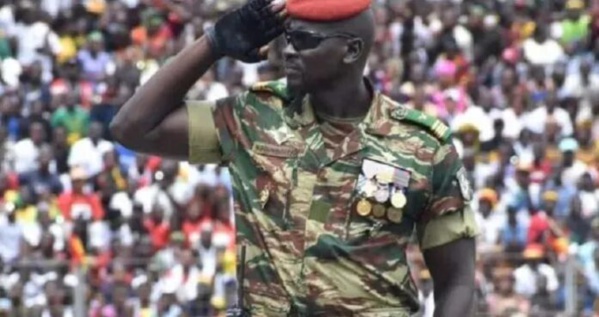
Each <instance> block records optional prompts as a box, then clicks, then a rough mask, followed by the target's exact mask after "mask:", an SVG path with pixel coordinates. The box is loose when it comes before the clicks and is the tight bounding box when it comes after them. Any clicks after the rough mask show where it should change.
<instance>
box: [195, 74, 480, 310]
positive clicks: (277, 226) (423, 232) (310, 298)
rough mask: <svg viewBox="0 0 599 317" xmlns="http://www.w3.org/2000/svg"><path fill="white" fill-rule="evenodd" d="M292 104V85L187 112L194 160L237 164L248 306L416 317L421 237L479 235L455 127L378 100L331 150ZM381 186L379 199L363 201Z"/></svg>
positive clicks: (430, 243) (431, 242)
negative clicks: (413, 265)
mask: <svg viewBox="0 0 599 317" xmlns="http://www.w3.org/2000/svg"><path fill="white" fill-rule="evenodd" d="M286 103H287V93H286V87H285V85H284V84H282V83H279V82H270V83H264V84H258V85H256V86H254V87H253V88H252V89H250V91H248V92H245V93H242V94H240V95H239V96H234V97H230V98H226V99H223V100H220V101H218V102H217V103H216V104H209V103H205V102H189V103H188V107H187V110H188V114H189V120H190V135H189V140H190V158H191V160H192V161H193V162H194V163H199V162H202V163H206V162H214V161H219V160H224V161H227V162H228V163H229V167H230V170H231V177H232V181H233V186H234V198H235V213H236V225H237V231H238V232H237V239H238V240H237V241H238V245H243V246H245V247H246V252H247V253H246V258H245V263H244V270H245V280H244V281H243V287H244V288H246V289H245V292H244V294H245V299H244V300H245V301H244V302H245V304H246V305H247V306H248V308H249V309H250V310H251V311H252V316H269V317H271V316H287V314H288V313H289V311H290V309H291V305H292V304H293V305H294V306H295V307H297V309H298V310H299V311H300V312H302V311H303V312H309V313H310V314H311V315H314V316H320V315H319V314H322V315H323V316H373V317H374V316H377V317H385V316H409V315H410V314H411V313H414V312H415V311H417V310H418V307H419V304H418V296H417V294H418V293H417V289H416V286H415V285H414V283H413V282H412V280H411V278H410V273H409V267H408V263H407V260H406V254H405V249H406V246H407V244H408V242H409V240H410V237H411V236H412V233H413V232H414V230H415V231H416V234H417V237H418V241H419V243H420V246H421V248H422V249H427V248H431V247H435V246H439V245H443V244H446V243H449V242H452V241H455V240H458V239H461V238H463V237H474V236H475V235H476V231H477V229H476V225H475V221H474V216H473V213H472V210H471V209H470V207H469V203H468V201H469V199H470V196H471V189H470V188H469V184H468V183H467V182H466V180H465V173H464V172H463V167H462V164H461V162H460V160H459V157H458V154H457V152H456V149H455V147H454V146H453V145H452V142H451V138H450V136H449V133H448V128H447V127H446V126H445V125H443V124H442V123H441V122H440V121H438V120H436V119H435V118H433V117H430V116H427V115H425V114H423V113H420V112H417V111H415V110H410V109H408V108H406V107H404V106H402V105H399V104H397V103H395V102H394V101H392V100H390V99H389V98H387V97H386V96H383V95H381V94H378V93H376V94H375V97H374V100H373V103H372V106H371V109H370V111H369V113H368V114H367V115H366V117H365V118H364V119H363V121H362V122H361V123H359V124H357V129H354V130H353V131H352V132H349V133H348V134H347V135H346V136H345V137H344V138H343V139H341V140H339V144H338V146H337V148H336V149H335V150H333V151H331V150H330V149H329V150H328V149H327V148H330V146H327V145H326V144H325V142H324V138H323V136H322V129H321V128H320V125H319V124H318V122H317V121H316V120H315V116H314V111H313V109H312V106H311V105H310V103H309V101H308V99H305V102H304V103H303V107H302V111H301V112H300V114H297V113H293V112H292V111H290V109H291V108H290V107H285V106H286ZM211 113H212V115H210V114H211ZM214 129H216V131H217V133H214V132H212V134H211V133H210V131H211V130H212V131H214ZM211 135H212V136H213V137H210V136H211ZM373 174H377V176H376V178H377V180H376V181H374V180H373V176H372V175H373ZM385 175H387V176H385ZM389 175H391V176H389ZM379 177H380V184H379V185H377V194H376V197H372V195H371V194H372V192H370V193H369V194H366V193H364V192H365V187H366V186H365V184H366V183H369V182H370V183H372V182H374V183H375V184H376V183H377V182H379V180H378V178H379ZM382 184H387V185H386V186H385V185H382ZM392 188H395V190H393V189H392ZM385 190H389V192H387V194H385V193H384V191H385ZM379 191H380V192H381V193H382V194H380V195H379V194H378V192H379ZM400 191H401V192H402V193H403V194H400V195H403V196H404V197H403V198H405V201H403V202H402V201H401V199H399V200H394V201H395V202H400V203H403V204H398V205H401V208H395V207H393V205H392V203H391V202H390V200H391V199H390V198H391V197H394V195H395V193H399V192H400ZM377 199H378V200H380V202H379V201H377ZM358 204H360V206H361V208H360V211H361V212H360V213H359V212H358V207H357V206H358ZM368 204H370V207H372V208H371V209H370V210H369V211H368V212H365V211H367V210H368V208H365V207H364V206H367V205H368Z"/></svg>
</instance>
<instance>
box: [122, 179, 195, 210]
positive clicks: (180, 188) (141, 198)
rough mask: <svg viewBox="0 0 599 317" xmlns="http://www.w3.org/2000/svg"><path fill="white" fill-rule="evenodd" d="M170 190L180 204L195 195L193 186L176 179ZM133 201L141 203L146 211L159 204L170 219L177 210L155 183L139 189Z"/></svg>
mask: <svg viewBox="0 0 599 317" xmlns="http://www.w3.org/2000/svg"><path fill="white" fill-rule="evenodd" d="M167 190H168V192H169V193H170V194H171V195H172V197H173V198H174V200H175V201H176V202H177V203H179V204H184V203H187V202H188V201H189V199H190V198H191V196H192V195H193V192H192V188H190V186H189V185H188V184H187V183H184V182H181V181H176V182H175V183H174V184H173V185H171V186H170V187H169V188H168V189H167ZM133 201H134V202H137V203H140V204H141V205H142V206H143V210H144V212H145V213H150V212H151V211H152V207H153V206H154V204H159V205H160V206H161V207H162V209H163V211H164V216H165V217H166V218H167V219H168V218H169V217H170V216H171V215H172V213H173V212H175V209H174V206H173V204H172V203H171V201H170V199H169V198H168V196H167V195H166V193H165V192H164V191H163V190H161V189H160V187H159V186H158V184H153V185H151V186H148V187H143V188H140V189H138V190H137V191H136V192H135V194H134V195H133Z"/></svg>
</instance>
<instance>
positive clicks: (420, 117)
mask: <svg viewBox="0 0 599 317" xmlns="http://www.w3.org/2000/svg"><path fill="white" fill-rule="evenodd" d="M390 115H391V117H392V118H394V119H395V120H398V121H407V122H410V123H413V124H417V125H419V126H421V127H423V128H425V129H427V130H428V131H429V132H430V133H431V134H432V135H434V136H435V137H436V138H437V139H439V140H441V141H443V142H446V141H447V140H448V139H449V137H450V136H451V131H450V130H449V127H448V126H447V125H445V123H443V122H442V121H441V120H439V119H437V118H435V117H433V116H430V115H428V114H426V113H424V112H421V111H418V110H414V109H410V108H407V107H405V106H399V107H397V108H395V109H392V110H391V113H390Z"/></svg>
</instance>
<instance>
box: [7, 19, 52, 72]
mask: <svg viewBox="0 0 599 317" xmlns="http://www.w3.org/2000/svg"><path fill="white" fill-rule="evenodd" d="M15 37H16V38H17V39H18V41H17V42H18V43H17V59H18V60H19V62H20V63H21V65H23V66H28V65H31V64H32V63H33V62H35V61H40V62H41V64H42V68H43V72H44V73H43V74H42V76H43V81H44V82H49V81H50V80H51V79H52V74H51V71H52V59H51V58H50V57H49V56H46V55H44V54H40V53H38V52H37V49H39V48H43V47H44V46H45V45H46V43H47V44H48V47H49V48H50V51H51V52H52V54H54V55H57V54H60V52H61V50H62V46H61V44H60V39H59V38H58V35H56V33H54V32H53V31H52V30H51V29H50V27H49V26H48V24H46V23H44V22H35V23H33V24H31V25H25V24H17V26H16V27H15ZM25 39H26V40H25Z"/></svg>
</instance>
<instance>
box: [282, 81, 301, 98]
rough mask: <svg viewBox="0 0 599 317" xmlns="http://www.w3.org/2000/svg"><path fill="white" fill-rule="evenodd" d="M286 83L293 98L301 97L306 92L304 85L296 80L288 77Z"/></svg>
mask: <svg viewBox="0 0 599 317" xmlns="http://www.w3.org/2000/svg"><path fill="white" fill-rule="evenodd" d="M286 81H287V91H288V92H289V94H290V95H291V96H297V95H300V94H301V93H302V92H303V91H304V85H303V84H302V83H301V82H300V81H297V80H295V78H292V79H290V78H289V77H287V78H286Z"/></svg>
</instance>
